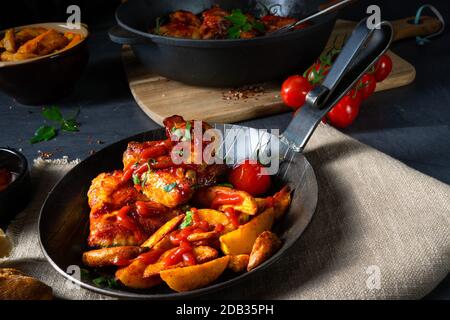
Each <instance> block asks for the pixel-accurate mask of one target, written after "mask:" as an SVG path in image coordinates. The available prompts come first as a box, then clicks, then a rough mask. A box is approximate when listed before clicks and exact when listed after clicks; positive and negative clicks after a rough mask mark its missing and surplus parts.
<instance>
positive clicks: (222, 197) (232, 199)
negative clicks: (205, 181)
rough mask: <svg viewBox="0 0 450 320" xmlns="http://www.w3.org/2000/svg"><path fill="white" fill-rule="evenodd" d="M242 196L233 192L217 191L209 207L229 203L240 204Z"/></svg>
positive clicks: (214, 207)
mask: <svg viewBox="0 0 450 320" xmlns="http://www.w3.org/2000/svg"><path fill="white" fill-rule="evenodd" d="M242 201H243V199H242V197H241V196H239V195H238V194H235V193H224V192H217V193H216V195H215V197H214V200H213V201H212V203H211V208H213V209H217V208H219V207H220V206H221V205H224V204H229V205H239V204H242Z"/></svg>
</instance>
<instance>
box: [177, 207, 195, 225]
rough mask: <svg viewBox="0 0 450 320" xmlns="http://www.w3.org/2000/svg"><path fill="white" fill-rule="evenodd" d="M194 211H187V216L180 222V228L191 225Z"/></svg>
mask: <svg viewBox="0 0 450 320" xmlns="http://www.w3.org/2000/svg"><path fill="white" fill-rule="evenodd" d="M193 214H194V213H193V212H192V211H190V210H189V211H186V216H185V217H184V219H183V222H182V223H181V224H180V229H184V228H186V227H189V226H190V225H191V224H192V215H193Z"/></svg>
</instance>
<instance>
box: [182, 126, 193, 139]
mask: <svg viewBox="0 0 450 320" xmlns="http://www.w3.org/2000/svg"><path fill="white" fill-rule="evenodd" d="M191 128H192V125H191V123H190V122H189V121H188V122H186V129H184V138H185V140H186V141H190V140H191Z"/></svg>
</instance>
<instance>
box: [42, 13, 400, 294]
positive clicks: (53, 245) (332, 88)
mask: <svg viewBox="0 0 450 320" xmlns="http://www.w3.org/2000/svg"><path fill="white" fill-rule="evenodd" d="M392 35H393V30H392V26H391V25H390V24H389V23H382V24H381V25H380V29H377V30H369V29H368V28H367V27H366V21H365V20H363V21H362V22H361V23H360V24H359V25H358V26H357V28H356V29H355V31H354V32H353V34H352V36H351V37H350V39H349V40H348V42H347V44H346V45H345V46H344V48H343V49H342V52H341V54H340V55H339V56H338V58H337V60H336V61H335V63H334V65H333V67H332V68H331V70H330V73H329V74H328V75H327V77H326V78H325V80H324V82H323V84H322V85H320V86H317V87H316V88H315V89H314V90H313V91H311V93H310V94H308V96H307V99H306V100H307V102H306V104H305V105H304V106H302V107H301V108H300V111H299V112H297V113H296V115H295V116H294V118H293V120H292V121H291V123H290V124H289V126H288V128H287V129H286V131H285V132H283V134H282V135H280V136H276V135H272V134H269V133H267V134H266V135H265V136H264V137H259V136H258V133H257V132H255V131H254V129H253V130H252V129H250V128H247V127H242V126H231V127H232V128H233V129H237V130H238V131H240V132H241V133H242V134H240V135H238V136H235V137H233V136H232V137H230V138H229V139H233V141H232V142H233V147H234V148H235V149H236V150H237V151H238V150H241V149H243V148H245V149H247V148H248V150H246V152H247V153H248V154H254V153H255V152H256V151H259V152H262V153H266V151H267V150H265V147H266V146H268V145H270V144H269V141H272V140H274V141H275V142H278V144H279V151H280V152H279V155H280V156H281V160H282V162H281V164H280V168H279V171H278V172H277V175H276V177H275V179H274V180H275V182H276V184H277V185H278V186H281V185H285V184H287V185H289V186H290V188H291V189H292V190H293V194H292V196H293V198H292V203H291V206H290V208H289V211H288V213H287V214H286V215H285V217H283V219H281V221H280V222H279V223H277V225H275V232H276V233H277V234H278V236H279V237H280V239H281V240H282V242H283V244H282V247H281V249H280V250H279V251H278V252H277V253H276V254H275V255H274V256H272V257H271V258H270V259H268V260H267V261H266V262H264V263H263V264H261V265H260V266H258V267H257V268H255V269H254V270H252V271H250V272H247V273H243V274H240V275H236V274H233V273H231V272H226V273H225V274H224V275H222V276H221V277H220V278H219V280H218V281H217V282H215V283H214V284H213V285H211V286H208V287H205V288H202V289H198V290H194V291H189V292H183V293H175V292H173V291H170V290H169V289H168V288H167V287H166V286H158V287H155V288H152V289H149V290H141V291H136V290H131V289H127V288H120V289H110V288H102V287H98V286H96V285H95V284H93V283H92V281H91V280H89V279H81V280H80V278H79V277H78V278H77V277H76V274H75V275H69V274H68V273H67V272H68V270H69V266H82V262H81V256H82V253H83V252H84V251H85V250H86V249H87V248H86V242H87V236H88V228H89V208H88V205H87V195H86V193H87V191H88V188H89V185H90V183H91V180H92V179H93V178H94V177H95V176H97V175H98V174H99V173H101V172H105V171H111V170H114V169H118V168H121V167H122V163H121V160H122V154H123V151H124V150H125V148H126V146H127V143H128V142H129V141H132V140H135V141H145V140H156V139H158V140H159V139H162V138H163V137H164V130H163V129H160V130H155V131H151V132H147V133H143V134H139V135H137V136H134V137H131V138H128V139H125V140H122V141H120V142H117V143H115V144H113V145H111V146H109V147H107V148H105V149H103V150H101V151H100V152H98V153H96V154H95V155H93V156H91V157H89V158H88V159H86V160H85V161H83V162H82V163H80V164H79V165H77V166H76V167H75V168H74V169H73V170H71V171H70V172H69V173H68V174H67V175H66V176H65V177H64V178H63V179H62V180H61V181H60V182H59V183H58V184H57V185H56V186H55V187H54V189H53V190H52V191H51V193H50V194H49V196H48V198H47V200H46V201H45V203H44V206H43V207H42V210H41V214H40V217H39V236H40V243H41V247H42V250H43V252H44V254H45V256H46V258H47V260H48V261H49V262H50V264H51V265H52V266H53V267H54V268H55V269H56V270H57V271H58V272H59V273H60V274H62V275H63V276H65V277H66V278H68V279H70V280H72V281H74V282H76V283H78V284H80V285H81V286H83V287H84V288H87V289H90V290H93V291H96V292H99V293H103V294H107V295H112V296H117V297H122V298H135V299H169V298H187V297H192V296H196V295H200V294H205V293H208V292H212V291H215V290H219V289H221V288H224V287H227V286H230V285H232V284H235V283H238V282H240V281H242V280H243V279H244V278H248V277H250V276H251V275H253V274H255V273H256V272H259V271H261V270H262V269H264V268H266V267H268V266H269V265H270V264H272V263H274V262H275V261H277V260H278V259H279V258H281V257H282V255H283V254H284V253H285V252H286V250H287V249H288V248H289V247H291V246H292V245H293V244H294V243H295V242H296V241H297V240H298V239H299V237H300V236H301V235H302V233H303V231H304V230H305V228H306V227H307V225H308V223H309V221H310V220H311V218H312V216H313V214H314V211H315V208H316V204H317V195H318V186H317V182H316V178H315V175H314V171H313V169H312V167H311V165H310V164H309V163H308V161H307V160H306V158H305V157H304V156H303V154H302V153H301V151H302V150H303V148H304V147H305V145H306V144H307V142H308V140H309V138H310V136H311V135H312V133H313V131H314V129H315V128H316V127H317V125H318V124H319V123H320V121H321V119H322V118H323V116H325V115H326V113H327V112H328V111H329V110H330V109H331V108H332V106H333V105H335V104H336V102H337V100H339V99H340V98H341V97H342V96H343V95H344V94H345V93H346V92H347V91H348V90H349V89H350V88H351V87H352V86H353V85H354V83H355V82H356V81H357V79H359V78H360V76H361V75H362V74H363V73H364V72H366V71H367V70H368V69H369V68H370V66H371V65H372V64H373V63H374V62H375V61H376V60H377V59H378V58H379V56H380V55H381V54H383V53H384V52H385V51H386V50H387V48H388V46H389V44H390V42H391V40H392ZM216 128H217V129H219V130H222V131H225V129H229V128H230V127H229V125H216ZM246 133H248V134H249V135H250V138H249V139H248V135H247V134H246ZM224 136H225V141H226V140H227V137H229V135H227V134H224ZM252 137H256V139H254V138H253V139H252ZM262 141H264V143H261V142H262ZM229 154H230V153H229ZM231 154H233V155H236V156H238V155H239V154H242V152H241V153H237V152H233V153H231ZM236 160H237V161H239V159H238V158H237V159H236V158H235V161H236ZM70 270H72V271H71V272H73V270H74V268H73V267H72V268H71V269H70Z"/></svg>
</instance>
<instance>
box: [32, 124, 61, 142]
mask: <svg viewBox="0 0 450 320" xmlns="http://www.w3.org/2000/svg"><path fill="white" fill-rule="evenodd" d="M55 136H56V129H55V128H54V127H52V126H40V127H39V128H38V129H37V130H36V132H35V133H34V136H33V138H31V139H30V143H31V144H35V143H38V142H42V141H48V140H51V139H53V138H54V137H55Z"/></svg>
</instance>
